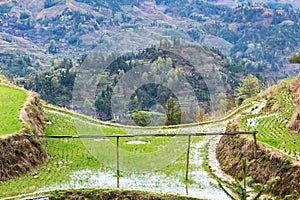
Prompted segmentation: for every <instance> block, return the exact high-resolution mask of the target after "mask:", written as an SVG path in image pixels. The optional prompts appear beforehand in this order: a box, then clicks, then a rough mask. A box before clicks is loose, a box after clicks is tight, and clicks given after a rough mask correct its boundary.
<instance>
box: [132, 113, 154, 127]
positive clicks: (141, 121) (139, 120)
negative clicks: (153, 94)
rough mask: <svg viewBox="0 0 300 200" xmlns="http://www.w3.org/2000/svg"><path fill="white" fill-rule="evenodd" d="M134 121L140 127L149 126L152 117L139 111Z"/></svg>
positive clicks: (134, 116)
mask: <svg viewBox="0 0 300 200" xmlns="http://www.w3.org/2000/svg"><path fill="white" fill-rule="evenodd" d="M133 121H134V123H135V124H137V125H138V126H147V125H148V124H150V123H151V119H150V116H149V115H148V114H147V113H146V112H144V111H138V112H135V113H134V114H133Z"/></svg>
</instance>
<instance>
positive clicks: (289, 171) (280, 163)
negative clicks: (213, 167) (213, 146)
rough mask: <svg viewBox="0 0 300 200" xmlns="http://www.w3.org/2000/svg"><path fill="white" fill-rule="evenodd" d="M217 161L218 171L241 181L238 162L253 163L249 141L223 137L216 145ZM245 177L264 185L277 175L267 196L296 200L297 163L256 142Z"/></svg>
mask: <svg viewBox="0 0 300 200" xmlns="http://www.w3.org/2000/svg"><path fill="white" fill-rule="evenodd" d="M216 151H217V158H218V160H219V162H220V165H221V168H222V170H223V171H224V172H225V173H227V174H230V175H232V176H235V177H238V178H239V179H241V178H242V170H241V160H242V158H243V157H246V158H247V159H248V160H253V159H254V155H253V139H252V138H248V137H242V136H223V137H222V138H221V140H220V142H219V144H218V146H217V150H216ZM248 176H251V177H252V178H253V179H254V180H255V182H258V183H262V184H265V183H266V181H268V180H269V179H271V178H274V177H276V176H280V180H279V181H277V182H276V183H274V185H273V186H272V187H271V189H270V193H271V194H272V195H274V196H277V197H278V198H279V199H283V198H284V197H286V196H287V195H291V196H290V197H289V198H287V199H299V198H300V162H297V161H292V160H290V159H288V158H286V157H284V156H283V155H281V154H280V153H278V152H275V151H273V150H271V149H269V148H267V147H266V146H264V145H263V144H260V143H258V150H257V159H255V162H254V163H252V164H251V165H250V166H249V171H248Z"/></svg>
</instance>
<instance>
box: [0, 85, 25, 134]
mask: <svg viewBox="0 0 300 200" xmlns="http://www.w3.org/2000/svg"><path fill="white" fill-rule="evenodd" d="M27 97H28V94H27V93H26V92H25V91H23V90H21V89H18V88H14V87H10V86H6V85H0V136H1V135H7V134H12V133H15V132H17V131H19V130H20V129H21V128H23V123H22V121H21V119H20V118H19V113H20V111H21V108H22V107H23V105H24V103H25V101H26V99H27Z"/></svg>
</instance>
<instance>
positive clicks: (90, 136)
mask: <svg viewBox="0 0 300 200" xmlns="http://www.w3.org/2000/svg"><path fill="white" fill-rule="evenodd" d="M257 133H258V132H257V131H244V132H242V131H237V132H210V133H208V132H203V133H183V134H172V133H167V134H124V135H114V134H112V135H75V136H74V135H72V136H70V135H26V136H28V137H32V136H34V137H41V138H51V139H105V138H115V139H116V176H117V178H118V181H117V182H118V184H117V185H118V186H119V177H120V138H134V137H187V138H188V140H187V151H186V155H187V157H186V173H185V180H186V181H188V179H189V160H190V159H189V155H190V146H191V138H192V137H199V136H213V135H253V140H254V145H253V154H254V157H256V152H257V139H256V135H257Z"/></svg>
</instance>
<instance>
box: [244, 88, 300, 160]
mask: <svg viewBox="0 0 300 200" xmlns="http://www.w3.org/2000/svg"><path fill="white" fill-rule="evenodd" d="M271 90H272V92H273V94H274V95H273V96H272V97H271V98H270V97H269V100H268V103H267V105H266V107H269V108H267V109H265V112H264V113H260V114H257V115H248V116H246V117H244V118H243V119H242V125H243V127H244V129H246V130H257V131H258V135H257V139H258V140H259V141H261V142H263V143H265V144H268V145H270V146H272V147H275V148H276V149H277V150H279V151H280V152H282V153H285V154H287V155H289V156H291V157H292V158H294V159H297V160H300V135H299V134H296V133H294V132H293V131H291V130H289V129H288V128H287V124H288V120H289V119H290V118H291V116H292V114H293V110H294V109H295V105H294V103H293V100H292V94H291V93H290V92H289V91H288V89H287V88H285V87H283V88H282V87H281V88H278V87H277V86H276V87H272V88H271ZM274 102H276V104H277V105H274V104H273V103H274ZM268 105H269V106H268ZM271 107H272V108H273V109H272V108H271Z"/></svg>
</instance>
